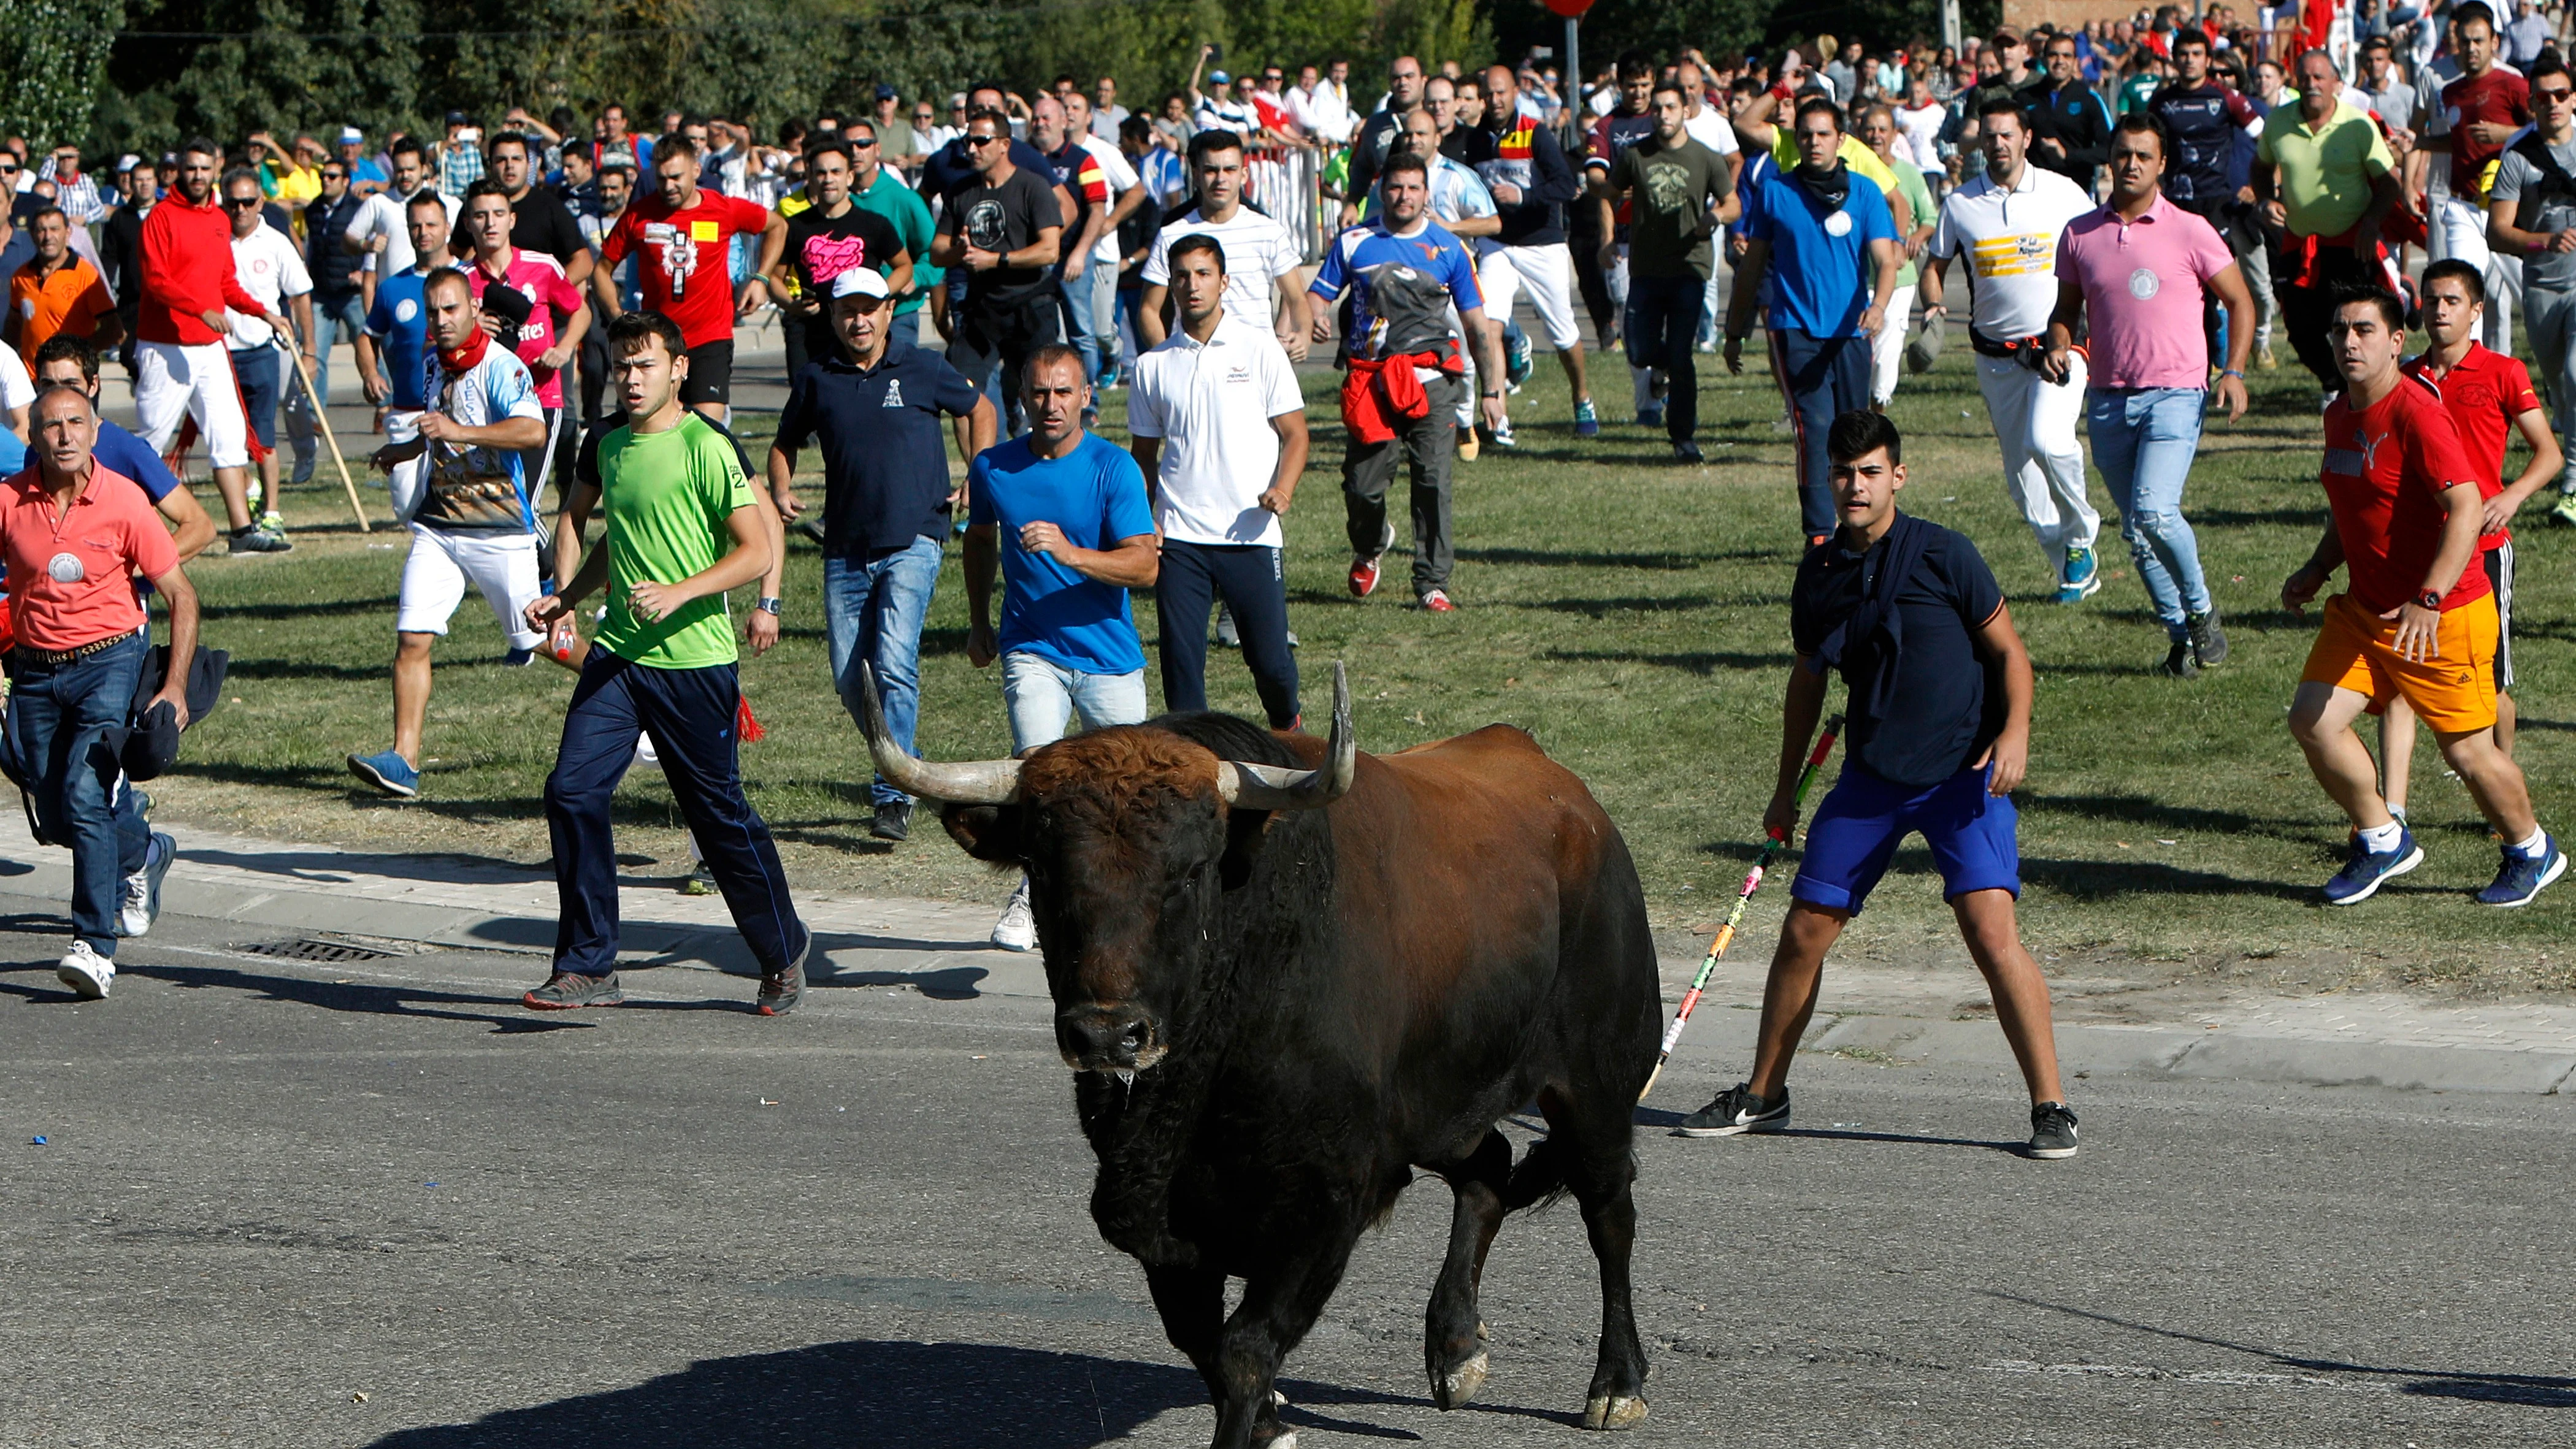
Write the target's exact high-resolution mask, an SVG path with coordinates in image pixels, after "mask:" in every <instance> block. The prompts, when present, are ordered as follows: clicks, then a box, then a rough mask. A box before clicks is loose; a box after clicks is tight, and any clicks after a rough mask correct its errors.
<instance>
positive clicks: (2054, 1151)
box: [2023, 1102, 2075, 1161]
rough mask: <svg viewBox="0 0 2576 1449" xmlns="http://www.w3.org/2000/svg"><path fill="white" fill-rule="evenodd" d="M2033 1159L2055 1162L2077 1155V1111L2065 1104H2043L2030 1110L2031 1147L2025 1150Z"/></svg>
mask: <svg viewBox="0 0 2576 1449" xmlns="http://www.w3.org/2000/svg"><path fill="white" fill-rule="evenodd" d="M2023 1150H2024V1151H2025V1152H2027V1153H2029V1154H2030V1155H2031V1156H2033V1157H2038V1158H2045V1159H2049V1160H2052V1161H2053V1160H2055V1159H2057V1158H2060V1157H2073V1156H2074V1155H2075V1109H2074V1108H2072V1107H2069V1106H2067V1105H2066V1104H2065V1103H2064V1102H2042V1103H2040V1104H2039V1105H2038V1106H2036V1107H2033V1108H2031V1109H2030V1146H2029V1147H2027V1148H2024V1149H2023Z"/></svg>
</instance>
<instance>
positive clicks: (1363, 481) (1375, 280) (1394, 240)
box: [1166, 151, 1503, 614]
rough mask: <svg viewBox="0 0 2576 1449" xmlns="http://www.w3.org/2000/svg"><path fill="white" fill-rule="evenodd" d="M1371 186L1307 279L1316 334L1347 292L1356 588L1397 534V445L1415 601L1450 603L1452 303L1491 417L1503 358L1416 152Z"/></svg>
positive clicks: (1346, 498)
mask: <svg viewBox="0 0 2576 1449" xmlns="http://www.w3.org/2000/svg"><path fill="white" fill-rule="evenodd" d="M1378 195H1379V196H1380V197H1381V198H1383V199H1384V201H1385V202H1386V210H1385V211H1384V212H1382V213H1381V214H1379V215H1378V216H1375V217H1373V218H1371V219H1370V220H1369V221H1368V222H1367V223H1366V224H1364V225H1361V226H1355V227H1352V228H1351V229H1350V230H1348V231H1345V232H1343V233H1342V234H1341V235H1340V236H1338V237H1335V238H1334V239H1333V244H1332V246H1331V248H1330V249H1329V250H1327V251H1326V252H1325V253H1324V265H1323V269H1322V270H1321V271H1319V272H1318V273H1316V276H1315V280H1314V283H1313V285H1312V286H1310V287H1309V288H1308V289H1307V290H1308V291H1311V292H1313V293H1314V294H1315V295H1316V296H1317V297H1318V298H1320V299H1322V302H1323V305H1322V306H1320V307H1317V308H1316V309H1315V330H1314V337H1315V340H1316V341H1318V342H1329V341H1331V340H1332V335H1333V334H1332V306H1333V304H1334V303H1335V302H1338V301H1340V300H1341V297H1342V294H1343V293H1344V292H1348V293H1350V294H1351V331H1350V337H1349V339H1348V345H1349V349H1350V373H1349V375H1348V377H1347V378H1346V379H1345V380H1344V381H1343V383H1342V423H1343V426H1344V427H1345V428H1346V429H1347V430H1348V432H1349V438H1350V441H1349V445H1348V447H1347V449H1346V450H1345V451H1344V453H1343V455H1342V504H1343V507H1344V509H1345V510H1346V512H1347V515H1348V520H1349V529H1348V532H1349V537H1350V540H1351V575H1350V584H1351V596H1352V597H1354V598H1361V599H1364V598H1367V597H1368V596H1369V593H1370V591H1371V590H1373V589H1375V588H1376V587H1377V580H1378V565H1379V561H1380V560H1381V559H1383V558H1384V557H1385V555H1386V551H1387V549H1389V548H1390V547H1392V546H1394V543H1395V524H1394V523H1393V522H1392V521H1391V520H1389V519H1388V518H1387V516H1386V491H1387V488H1388V486H1389V485H1390V484H1392V483H1393V482H1394V481H1395V467H1396V460H1397V457H1398V455H1399V453H1401V455H1402V458H1403V460H1404V464H1405V466H1406V468H1407V469H1408V470H1409V472H1410V475H1411V479H1412V484H1413V493H1412V503H1413V510H1412V511H1413V596H1414V601H1415V602H1416V603H1417V604H1418V605H1419V606H1420V607H1422V608H1424V609H1427V610H1429V611H1431V612H1433V613H1436V614H1446V613H1449V612H1450V611H1452V610H1454V609H1456V608H1457V607H1458V606H1457V605H1456V604H1455V603H1454V602H1452V601H1451V600H1450V598H1449V571H1450V568H1451V565H1452V563H1453V560H1454V542H1455V540H1454V535H1453V532H1452V529H1451V523H1450V511H1449V474H1450V466H1451V463H1452V461H1453V460H1454V458H1455V457H1456V454H1457V447H1458V426H1457V415H1458V408H1459V404H1460V402H1461V400H1462V399H1463V398H1464V396H1465V393H1466V389H1467V382H1466V377H1465V374H1466V369H1467V359H1466V358H1465V356H1463V355H1462V353H1461V351H1460V348H1459V345H1458V336H1457V334H1456V333H1453V332H1452V331H1450V327H1449V318H1450V313H1451V310H1452V309H1453V308H1454V309H1455V310H1456V313H1457V316H1458V318H1459V321H1460V324H1461V325H1462V326H1463V327H1464V328H1465V330H1466V336H1467V339H1468V342H1469V344H1470V345H1471V346H1473V347H1474V348H1475V349H1476V373H1477V375H1478V376H1479V377H1482V378H1487V379H1490V381H1489V382H1488V383H1487V385H1486V387H1485V390H1484V397H1483V399H1482V404H1483V407H1482V411H1483V415H1484V418H1483V420H1484V424H1485V426H1486V427H1488V428H1493V427H1498V426H1500V425H1501V423H1502V422H1503V365H1502V359H1501V358H1500V357H1498V356H1496V355H1495V354H1496V353H1498V352H1499V351H1500V350H1501V349H1500V348H1498V347H1497V346H1496V345H1495V341H1494V334H1493V331H1492V330H1491V329H1489V328H1487V327H1486V326H1485V297H1484V293H1483V291H1482V290H1481V289H1480V288H1478V286H1477V285H1476V264H1475V262H1474V260H1473V259H1472V258H1470V257H1469V256H1468V255H1467V248H1466V247H1465V246H1464V245H1463V244H1461V243H1460V242H1459V240H1458V238H1456V237H1454V236H1452V235H1450V234H1449V233H1448V232H1447V231H1445V230H1443V229H1442V228H1441V227H1439V226H1437V225H1435V224H1434V223H1433V222H1432V220H1431V210H1430V208H1431V180H1430V170H1429V168H1428V167H1427V166H1426V165H1425V164H1424V162H1423V159H1422V158H1421V157H1420V156H1417V155H1414V154H1413V153H1411V152H1409V151H1399V152H1397V153H1396V154H1394V155H1392V156H1390V157H1388V158H1387V162H1386V167H1385V169H1384V170H1383V171H1381V172H1380V173H1379V176H1378ZM1166 260H1167V262H1168V258H1167V259H1166Z"/></svg>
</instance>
